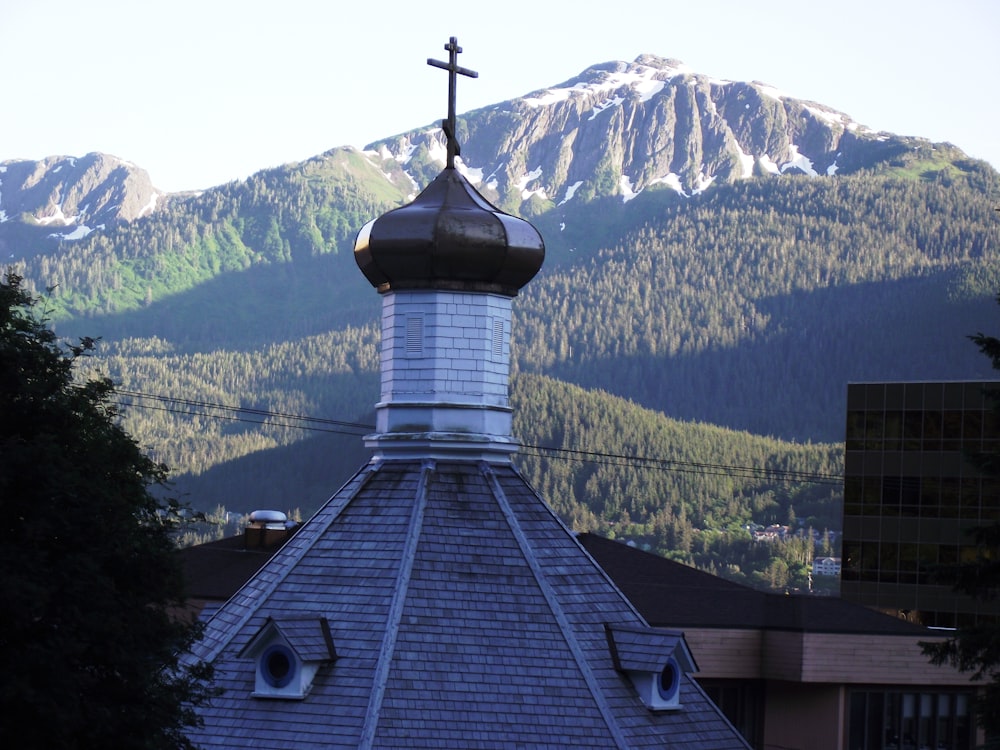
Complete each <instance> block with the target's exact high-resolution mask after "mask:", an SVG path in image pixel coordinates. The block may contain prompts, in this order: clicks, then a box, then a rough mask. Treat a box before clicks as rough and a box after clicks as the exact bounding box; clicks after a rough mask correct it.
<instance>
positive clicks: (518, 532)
mask: <svg viewBox="0 0 1000 750" xmlns="http://www.w3.org/2000/svg"><path fill="white" fill-rule="evenodd" d="M479 468H480V472H481V473H482V475H483V477H484V478H485V479H486V481H487V483H488V484H489V486H490V487H491V488H492V490H493V496H494V498H495V499H496V502H497V505H498V506H499V507H500V510H501V511H502V512H503V515H504V518H505V519H506V521H507V526H508V527H509V528H510V531H511V534H513V535H514V539H515V541H516V542H517V545H518V547H519V548H520V550H521V554H522V555H524V559H525V562H526V563H527V564H528V568H529V569H530V570H531V574H532V575H533V576H534V578H535V582H536V583H537V584H538V587H539V589H540V590H541V592H542V596H544V597H545V601H546V603H547V604H548V605H549V608H550V610H551V611H552V615H553V617H555V618H556V621H557V622H558V623H559V630H560V631H561V633H562V636H563V639H564V640H565V641H566V645H567V646H569V650H570V653H572V654H573V659H574V660H575V661H576V664H577V667H578V668H579V669H580V671H581V672H582V673H583V674H584V675H585V677H586V683H587V689H588V690H589V691H590V694H591V696H593V698H594V703H595V704H596V705H597V707H598V710H600V712H601V716H602V718H603V719H604V722H605V724H606V725H607V727H608V730H609V731H610V732H611V736H612V737H614V739H615V744H616V745H617V746H618V747H619V748H621V750H625V749H626V748H628V747H629V743H628V741H627V740H626V739H625V736H624V734H623V733H622V730H621V727H620V726H618V721H617V720H616V718H615V714H614V711H612V709H611V706H610V705H609V704H608V701H607V698H606V696H605V695H604V691H603V690H602V689H601V687H600V685H599V684H598V683H597V678H596V677H595V676H594V673H593V671H592V670H591V668H590V662H589V661H588V660H587V656H586V654H585V653H584V651H583V647H582V646H581V645H580V642H579V641H578V640H577V637H576V630H575V629H574V628H573V625H572V623H571V622H570V620H569V618H568V617H567V616H566V612H565V611H564V610H563V607H562V605H561V604H560V603H559V597H558V596H557V595H556V593H555V591H554V590H553V589H552V586H551V585H550V584H549V581H548V579H547V578H546V577H545V575H544V574H543V572H542V568H541V564H540V563H539V561H538V558H537V557H536V556H535V552H534V547H533V546H532V544H531V542H530V541H528V537H527V535H526V534H525V533H524V529H522V528H521V525H520V523H518V521H517V516H516V515H515V513H514V510H513V508H511V506H510V502H509V501H508V500H507V494H506V493H505V492H504V491H503V487H501V486H500V480H499V479H498V478H497V475H496V472H494V470H493V467H492V466H491V465H490V464H488V463H486V462H485V461H483V462H480V464H479ZM542 505H544V506H545V507H546V508H548V504H546V503H542ZM549 510H550V511H551V509H549ZM560 523H561V521H560ZM567 531H568V529H567ZM570 538H572V532H570ZM598 569H600V567H599V566H598ZM618 593H619V594H621V592H620V591H619V592H618ZM622 598H623V599H624V597H622ZM626 601H627V600H626ZM640 619H641V618H640ZM643 622H644V621H643Z"/></svg>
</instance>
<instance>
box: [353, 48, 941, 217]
mask: <svg viewBox="0 0 1000 750" xmlns="http://www.w3.org/2000/svg"><path fill="white" fill-rule="evenodd" d="M458 133H459V140H460V142H461V144H462V159H463V162H464V164H465V174H466V177H468V178H469V179H470V181H472V182H473V183H475V184H477V185H478V186H479V188H480V190H481V191H482V192H483V194H484V195H485V196H486V197H487V198H489V199H490V200H491V201H493V202H494V203H496V204H497V205H499V206H501V207H502V208H505V209H507V210H516V211H519V212H520V213H525V214H541V213H546V212H548V211H550V210H552V209H553V208H557V207H559V206H562V205H565V204H566V203H568V202H570V201H573V200H574V199H575V200H576V201H578V202H583V203H586V202H588V201H590V200H592V199H595V198H600V197H606V196H609V195H618V196H620V197H621V199H622V200H623V201H629V200H631V199H633V198H634V197H635V196H637V195H638V194H640V193H641V192H642V191H644V190H647V189H649V190H655V189H665V190H672V191H674V192H676V193H677V194H678V195H682V196H691V195H696V194H698V193H700V192H702V191H703V190H705V189H706V188H707V187H708V186H709V185H711V184H713V183H716V182H719V183H733V182H736V181H737V180H742V179H747V178H751V177H754V176H758V177H762V176H766V175H781V174H807V175H817V174H828V175H833V174H850V173H853V172H857V171H858V170H860V169H863V168H865V167H870V166H872V165H874V164H876V163H879V162H884V161H887V160H890V159H893V158H895V157H899V156H903V155H905V154H906V153H907V152H912V151H914V150H919V149H925V150H930V149H931V148H932V146H931V144H929V143H928V142H926V141H922V140H920V139H914V138H904V137H899V136H895V135H892V134H888V133H877V132H874V131H872V130H870V129H869V128H865V127H864V126H862V125H860V124H859V123H857V122H854V121H853V120H851V118H850V117H848V116H847V115H845V114H843V113H841V112H837V111H836V110H833V109H831V108H829V107H826V106H824V105H821V104H817V103H815V102H808V101H801V100H798V99H794V98H792V97H789V96H785V95H783V94H782V93H781V92H780V91H778V90H776V89H775V88H773V87H771V86H768V85H766V84H762V83H757V82H754V83H742V82H734V81H723V80H718V79H715V78H709V77H707V76H704V75H700V74H697V73H694V72H692V71H690V70H689V69H688V68H687V67H686V66H685V65H684V64H683V63H681V62H678V61H676V60H670V59H664V58H660V57H655V56H652V55H642V56H640V57H638V58H637V59H636V60H635V62H632V63H624V62H609V63H605V64H603V65H597V66H594V67H592V68H589V69H587V70H585V71H584V72H583V73H581V74H580V75H579V76H577V77H575V78H572V79H570V80H569V81H566V82H564V83H562V84H560V85H558V86H554V87H552V88H548V89H541V90H539V91H536V92H534V93H532V94H529V95H528V96H526V97H523V98H520V99H516V100H512V101H509V102H504V103H502V104H499V105H496V106H494V107H488V108H485V109H482V110H478V111H475V112H472V113H469V114H468V115H467V116H466V117H465V118H464V119H463V120H462V121H461V122H460V125H459V129H458ZM368 148H369V149H372V150H375V151H376V152H377V154H378V155H379V156H381V157H385V158H386V160H387V161H388V160H389V159H391V160H394V161H396V162H398V163H400V164H403V165H410V164H412V165H413V167H414V168H413V170H412V171H410V172H409V173H410V176H411V177H412V178H413V181H414V184H420V185H423V184H426V183H427V181H428V179H429V178H430V177H432V176H433V175H432V174H430V172H433V171H434V170H435V168H436V167H437V166H438V165H440V164H441V163H443V159H444V154H443V146H442V144H441V140H440V135H439V130H438V128H437V127H436V126H435V127H432V128H430V129H427V130H424V131H421V132H419V133H417V134H413V133H408V134H404V135H402V136H397V137H395V138H390V139H385V140H382V141H377V142H376V143H374V144H372V146H369V147H368ZM525 203H528V204H529V205H527V206H525V205H524V204H525Z"/></svg>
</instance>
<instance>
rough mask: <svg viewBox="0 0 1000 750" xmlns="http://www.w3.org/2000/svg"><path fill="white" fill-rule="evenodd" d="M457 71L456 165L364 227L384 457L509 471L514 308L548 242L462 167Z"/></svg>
mask: <svg viewBox="0 0 1000 750" xmlns="http://www.w3.org/2000/svg"><path fill="white" fill-rule="evenodd" d="M445 49H447V50H448V51H449V52H450V53H451V56H450V60H449V62H448V63H441V62H438V61H436V60H428V61H427V62H428V63H430V64H431V65H435V66H437V67H441V68H444V69H445V70H447V71H448V72H449V84H450V85H449V107H448V119H447V120H445V121H444V122H443V123H442V125H443V128H444V131H445V134H446V136H447V138H448V163H447V166H446V167H445V169H444V170H443V171H442V172H441V174H439V175H438V177H437V178H436V179H435V180H434V181H433V182H432V183H431V184H430V185H428V186H427V188H426V189H425V190H424V191H423V192H422V193H421V194H420V195H419V196H417V198H416V199H415V200H414V201H413V202H412V203H410V204H408V205H406V206H403V207H401V208H397V209H395V210H393V211H389V212H388V213H386V214H384V215H382V216H380V217H379V218H378V219H375V220H374V221H371V222H369V223H368V224H366V225H365V226H364V227H363V228H362V229H361V231H360V232H359V233H358V238H357V241H356V243H355V247H354V257H355V260H356V261H357V263H358V266H359V267H360V268H361V270H362V272H364V274H365V277H366V278H367V279H368V281H369V282H371V284H372V286H374V287H375V288H376V289H378V291H379V292H380V293H381V294H382V295H383V298H382V351H381V371H382V393H381V398H380V400H379V403H378V404H376V407H375V409H376V429H377V432H376V433H375V434H373V435H370V436H368V437H367V438H366V445H368V446H369V447H371V448H373V449H374V450H375V457H376V459H412V458H436V459H438V458H457V457H463V458H469V459H477V460H486V461H491V462H497V461H509V460H510V454H511V453H513V452H514V451H515V450H517V443H516V441H515V440H514V439H513V437H512V436H511V411H510V405H509V399H508V383H509V379H510V323H511V300H512V299H513V298H514V297H515V296H516V295H517V293H518V291H519V290H520V289H521V288H522V287H523V286H524V285H525V284H527V283H528V282H529V281H530V280H531V278H532V277H533V276H534V275H535V274H536V273H538V270H539V269H540V268H541V266H542V262H543V261H544V260H545V244H544V242H543V241H542V237H541V235H540V234H539V233H538V230H536V229H535V228H534V227H533V226H532V225H531V224H529V223H528V222H526V221H524V220H523V219H519V218H517V217H515V216H511V215H509V214H506V213H504V212H503V211H501V210H500V209H498V208H496V207H495V206H493V205H492V204H491V203H490V202H489V201H487V200H486V199H485V198H483V196H481V195H480V194H479V192H478V191H477V190H476V189H475V188H474V187H473V186H472V185H471V184H469V182H468V181H467V180H466V179H465V178H464V177H463V176H462V175H461V174H459V172H458V171H457V170H456V169H455V156H456V155H457V154H458V153H459V146H458V142H457V141H456V139H455V137H454V133H455V78H456V74H457V73H461V74H463V75H468V76H472V77H475V76H476V73H474V72H473V71H470V70H466V69H465V68H460V67H458V65H457V64H456V59H457V54H458V53H459V52H461V51H462V50H461V48H460V47H459V46H458V45H457V44H456V40H455V38H454V37H452V39H451V42H450V43H449V44H448V45H447V46H446V47H445Z"/></svg>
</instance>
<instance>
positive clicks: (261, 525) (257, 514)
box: [243, 510, 296, 549]
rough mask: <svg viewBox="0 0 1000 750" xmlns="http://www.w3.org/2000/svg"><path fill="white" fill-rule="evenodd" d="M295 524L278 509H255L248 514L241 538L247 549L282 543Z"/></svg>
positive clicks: (289, 534)
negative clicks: (248, 517)
mask: <svg viewBox="0 0 1000 750" xmlns="http://www.w3.org/2000/svg"><path fill="white" fill-rule="evenodd" d="M295 526H296V524H295V523H294V522H293V521H289V520H288V516H287V515H285V514H284V513H282V512H281V511H280V510H255V511H254V512H253V513H251V514H250V523H249V524H248V525H247V527H246V529H245V530H244V535H243V540H244V543H245V545H246V547H247V549H251V548H256V547H274V546H277V545H281V544H284V543H285V540H286V539H288V537H289V536H291V533H292V531H293V530H294V529H295Z"/></svg>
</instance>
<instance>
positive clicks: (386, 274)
mask: <svg viewBox="0 0 1000 750" xmlns="http://www.w3.org/2000/svg"><path fill="white" fill-rule="evenodd" d="M354 259H355V260H356V261H357V263H358V267H359V268H360V269H361V271H362V272H363V273H364V275H365V277H366V278H367V279H368V281H369V282H371V285H372V286H374V287H375V288H376V289H378V290H379V291H380V292H388V291H398V290H401V289H450V290H457V291H475V292H495V293H497V294H505V295H508V296H511V297H513V296H515V295H516V294H517V292H518V290H519V289H521V287H523V286H524V285H525V284H527V283H528V282H529V281H531V279H532V277H533V276H534V275H535V274H536V273H538V269H540V268H541V267H542V262H543V261H544V260H545V243H544V242H543V241H542V236H541V235H540V234H539V233H538V230H537V229H535V228H534V227H533V226H532V225H531V224H530V223H528V222H527V221H525V220H524V219H519V218H517V217H516V216H511V215H510V214H506V213H504V212H503V211H501V210H500V209H498V208H497V207H496V206H494V205H492V204H491V203H490V202H489V201H487V200H486V199H485V198H483V196H481V195H480V194H479V192H478V191H477V190H476V189H475V188H474V187H472V185H470V184H469V182H468V180H466V179H465V178H464V177H462V175H460V174H459V173H458V171H457V170H455V169H453V168H447V169H445V170H443V171H442V172H441V174H439V175H438V176H437V177H436V178H435V179H434V181H433V182H432V183H431V184H430V185H428V186H427V187H426V188H425V189H424V191H423V192H422V193H420V195H418V196H417V197H416V199H415V200H414V201H413V202H412V203H409V204H407V205H405V206H402V207H400V208H396V209H393V210H392V211H389V212H388V213H386V214H383V215H382V216H380V217H379V218H377V219H375V220H373V221H370V222H368V223H367V224H365V226H364V227H362V229H361V231H360V232H358V237H357V240H356V241H355V243H354Z"/></svg>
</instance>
